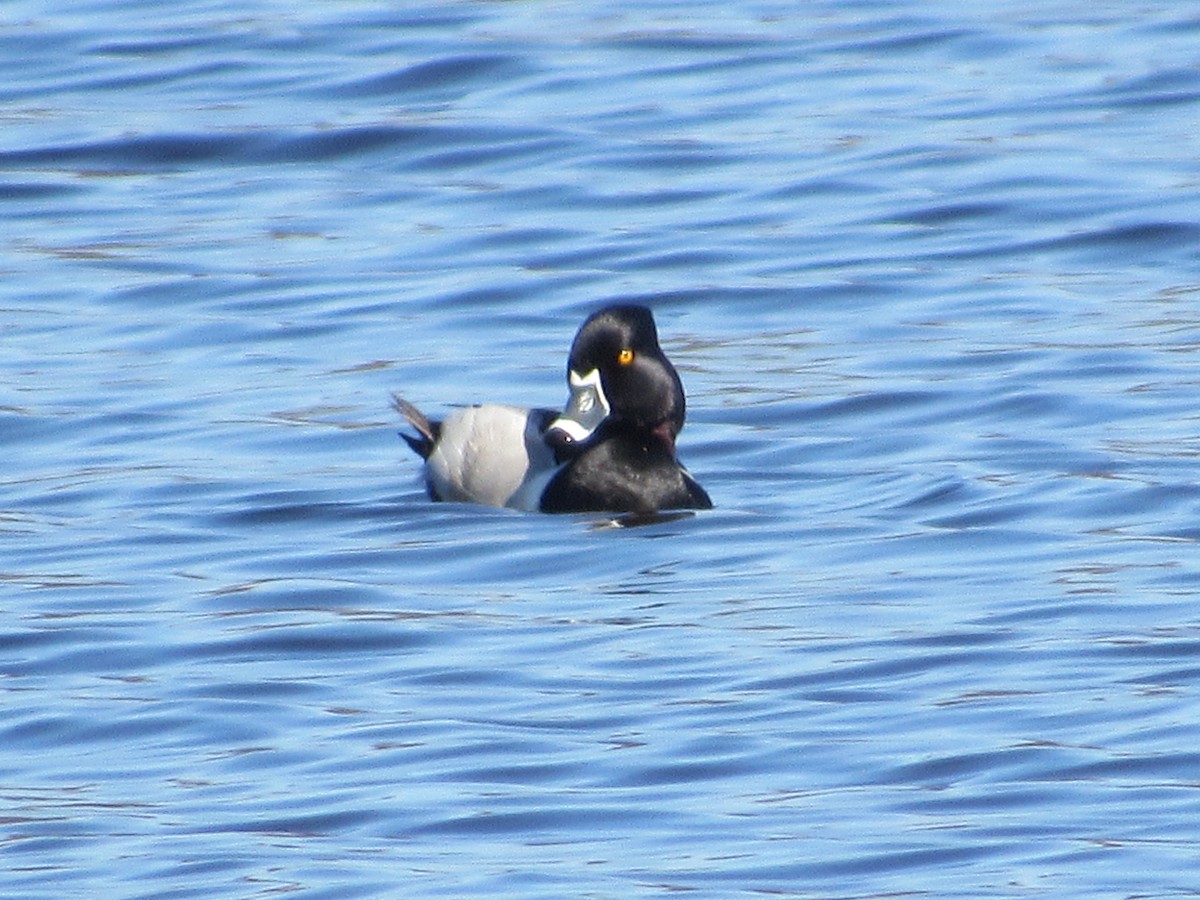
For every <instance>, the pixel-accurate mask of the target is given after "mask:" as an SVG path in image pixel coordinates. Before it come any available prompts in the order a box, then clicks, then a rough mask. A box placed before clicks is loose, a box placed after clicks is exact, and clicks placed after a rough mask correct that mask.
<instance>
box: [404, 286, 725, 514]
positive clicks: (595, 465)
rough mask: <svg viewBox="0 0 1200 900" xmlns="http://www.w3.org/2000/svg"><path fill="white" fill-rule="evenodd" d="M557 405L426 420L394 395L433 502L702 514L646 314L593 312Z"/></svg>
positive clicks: (625, 307) (486, 408) (617, 308)
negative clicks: (563, 401)
mask: <svg viewBox="0 0 1200 900" xmlns="http://www.w3.org/2000/svg"><path fill="white" fill-rule="evenodd" d="M567 384H568V390H569V395H568V398H567V402H566V405H565V406H564V408H563V409H562V410H561V411H559V410H554V409H540V408H539V409H526V408H523V407H517V406H508V405H502V404H483V405H476V406H468V407H462V408H459V409H456V410H454V411H453V412H451V413H450V414H449V415H448V416H447V417H446V418H444V419H442V420H440V421H435V420H431V419H430V418H428V417H427V416H426V415H425V414H424V413H422V412H421V411H420V410H419V409H418V408H417V407H416V406H414V405H413V404H412V403H410V402H408V401H407V400H405V399H404V398H402V397H399V396H394V397H393V407H394V408H395V409H396V411H397V412H398V413H400V415H401V416H402V417H403V418H404V420H405V421H406V422H407V423H408V424H409V425H410V426H411V427H412V428H413V429H414V430H415V431H416V432H417V433H416V435H411V434H407V433H405V432H401V437H403V438H404V440H405V442H406V443H407V444H408V446H409V447H410V448H412V450H413V451H414V452H415V453H416V454H417V455H418V456H420V457H421V458H422V459H423V460H424V461H425V464H424V478H425V485H426V489H427V491H428V494H429V496H430V498H431V499H433V500H435V501H446V502H466V503H477V504H483V505H487V506H497V507H508V508H511V509H519V510H526V511H537V512H544V513H588V512H598V513H634V514H641V515H652V514H655V513H658V512H660V511H662V510H690V509H711V508H712V500H711V498H710V497H709V495H708V493H707V492H706V491H705V490H704V488H703V487H701V486H700V484H699V483H698V482H697V481H696V480H695V478H693V477H692V475H691V474H690V473H689V472H688V471H687V469H686V468H685V467H684V466H683V464H682V463H681V462H680V461H679V458H678V456H677V454H676V439H677V438H678V436H679V433H680V431H682V429H683V425H684V419H685V415H686V399H685V396H684V391H683V382H682V380H681V379H680V377H679V373H678V372H677V371H676V369H675V367H674V366H673V365H672V364H671V361H670V360H669V359H667V356H666V354H665V353H664V352H663V350H662V347H661V346H660V345H659V340H658V328H657V326H656V325H655V322H654V316H653V313H652V312H651V311H650V309H649V308H647V307H645V306H639V305H634V304H615V305H610V306H605V307H603V308H602V309H599V310H597V311H596V312H594V313H592V314H591V315H590V316H588V317H587V319H586V320H585V321H584V322H583V324H582V325H581V326H580V327H579V331H578V332H577V333H576V335H575V339H574V341H573V342H572V344H571V349H570V353H569V355H568V359H567Z"/></svg>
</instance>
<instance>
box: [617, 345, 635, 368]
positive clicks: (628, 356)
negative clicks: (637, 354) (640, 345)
mask: <svg viewBox="0 0 1200 900" xmlns="http://www.w3.org/2000/svg"><path fill="white" fill-rule="evenodd" d="M631 362H633V351H632V350H630V349H629V348H628V347H626V348H625V349H623V350H622V351H621V352H620V353H618V354H617V365H621V366H627V365H629V364H630V363H631Z"/></svg>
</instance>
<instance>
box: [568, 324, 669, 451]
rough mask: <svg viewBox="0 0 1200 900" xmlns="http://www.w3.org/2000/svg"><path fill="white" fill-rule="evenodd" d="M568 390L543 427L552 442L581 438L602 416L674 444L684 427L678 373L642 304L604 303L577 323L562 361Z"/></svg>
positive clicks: (572, 442)
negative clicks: (563, 406) (563, 404)
mask: <svg viewBox="0 0 1200 900" xmlns="http://www.w3.org/2000/svg"><path fill="white" fill-rule="evenodd" d="M567 381H568V383H569V384H570V388H571V396H570V398H569V399H568V401H567V406H566V409H564V410H563V413H562V415H561V416H559V417H558V418H557V419H555V420H554V422H553V423H552V424H551V425H550V427H549V429H548V430H547V440H548V441H549V442H550V443H551V444H552V445H556V446H560V447H561V446H570V445H578V444H583V443H584V442H586V441H587V439H588V438H589V437H590V436H591V435H592V434H593V432H595V431H596V429H597V428H599V427H600V424H601V423H602V422H604V421H605V420H610V421H612V422H613V423H619V424H621V425H623V426H626V427H629V428H633V429H638V430H644V431H646V432H648V433H653V434H656V435H658V436H659V437H660V438H662V439H663V440H664V441H666V443H667V444H668V445H669V446H670V447H671V448H672V449H673V448H674V446H675V436H676V435H677V434H679V432H680V430H681V429H682V428H683V420H684V414H685V401H684V396H683V384H682V382H681V381H680V380H679V373H678V372H676V371H675V367H674V366H672V365H671V361H670V360H668V359H667V357H666V355H665V354H664V353H663V351H662V348H661V347H660V346H659V345H658V329H657V328H656V327H655V325H654V316H653V315H652V314H651V312H650V310H648V309H647V308H646V307H644V306H633V305H618V306H607V307H605V308H604V309H601V310H599V311H598V312H596V313H593V314H592V315H591V316H589V317H588V319H587V321H585V322H584V323H583V325H582V326H580V328H579V333H578V334H577V335H575V341H574V343H573V344H572V345H571V355H570V357H569V359H568V361H567Z"/></svg>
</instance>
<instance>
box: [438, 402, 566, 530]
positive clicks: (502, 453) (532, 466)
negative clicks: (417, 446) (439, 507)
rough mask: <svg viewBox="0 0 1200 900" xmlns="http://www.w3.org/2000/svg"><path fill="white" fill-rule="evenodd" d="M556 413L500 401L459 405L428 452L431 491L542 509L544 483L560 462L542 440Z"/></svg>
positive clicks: (448, 496) (455, 497)
mask: <svg viewBox="0 0 1200 900" xmlns="http://www.w3.org/2000/svg"><path fill="white" fill-rule="evenodd" d="M552 416H553V413H551V412H547V411H545V410H537V409H535V410H529V409H522V408H520V407H515V406H502V405H498V404H489V405H485V406H468V407H464V408H463V409H459V410H455V411H454V412H453V413H451V414H450V415H449V416H447V417H446V419H445V420H444V421H443V422H442V423H441V425H440V427H439V436H438V441H437V444H436V445H435V446H434V448H433V451H432V452H431V453H430V454H429V459H428V461H427V467H426V477H427V479H428V482H429V489H430V492H431V493H432V494H433V496H434V497H435V498H436V499H438V500H451V501H458V502H463V503H482V504H486V505H488V506H511V507H514V508H516V509H537V497H538V495H539V494H540V493H541V486H542V485H544V484H545V482H546V481H547V480H548V479H549V478H550V477H552V476H553V474H554V470H555V467H556V464H555V461H554V454H553V452H552V451H551V450H550V448H549V447H547V446H546V444H545V442H544V441H543V440H542V432H543V431H545V428H546V422H547V420H548V419H549V418H550V417H552Z"/></svg>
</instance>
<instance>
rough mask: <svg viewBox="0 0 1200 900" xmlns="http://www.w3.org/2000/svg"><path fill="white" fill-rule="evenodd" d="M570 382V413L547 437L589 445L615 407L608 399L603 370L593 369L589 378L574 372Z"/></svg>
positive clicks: (549, 429)
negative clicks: (589, 439) (587, 443)
mask: <svg viewBox="0 0 1200 900" xmlns="http://www.w3.org/2000/svg"><path fill="white" fill-rule="evenodd" d="M567 381H568V382H569V383H570V386H571V396H570V397H569V398H568V399H567V406H566V409H564V410H563V412H562V415H561V416H559V417H558V418H557V419H555V420H554V421H553V422H551V423H550V425H549V427H548V428H547V429H546V435H547V437H548V438H549V439H550V440H551V442H555V441H563V442H566V443H575V444H578V443H581V442H583V441H586V440H587V439H588V438H589V437H591V434H592V432H593V431H595V430H596V429H597V428H599V427H600V423H601V422H603V421H604V419H605V418H606V417H607V416H608V414H609V412H610V410H611V407H609V405H608V398H607V397H605V396H604V386H603V385H602V384H601V383H600V370H599V369H592V371H590V372H588V373H587V374H586V375H579V374H577V373H575V372H570V373H568V375H567Z"/></svg>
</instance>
